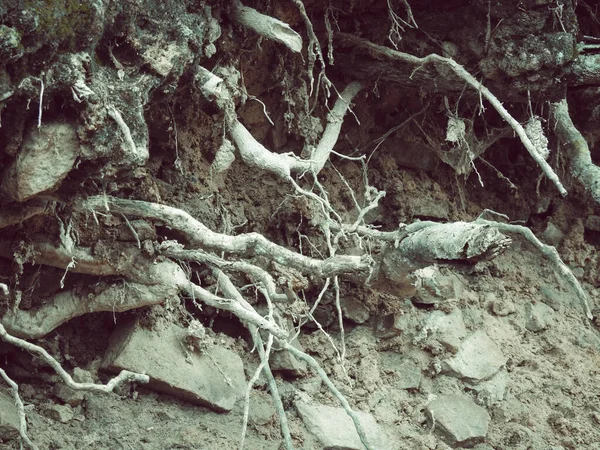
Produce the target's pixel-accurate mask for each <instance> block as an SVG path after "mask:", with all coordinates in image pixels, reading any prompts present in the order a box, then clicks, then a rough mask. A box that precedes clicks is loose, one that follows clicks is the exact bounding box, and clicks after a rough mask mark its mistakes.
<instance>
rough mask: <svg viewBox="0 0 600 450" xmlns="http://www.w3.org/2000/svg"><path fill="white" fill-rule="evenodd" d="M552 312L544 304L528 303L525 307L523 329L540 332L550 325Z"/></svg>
mask: <svg viewBox="0 0 600 450" xmlns="http://www.w3.org/2000/svg"><path fill="white" fill-rule="evenodd" d="M553 315H554V310H553V309H552V308H551V307H550V306H548V305H546V304H545V303H540V302H538V303H535V304H532V303H528V304H527V305H525V317H526V322H525V328H527V329H528V330H529V331H533V332H536V331H542V330H545V329H546V328H548V327H549V326H550V325H551V324H552V316H553Z"/></svg>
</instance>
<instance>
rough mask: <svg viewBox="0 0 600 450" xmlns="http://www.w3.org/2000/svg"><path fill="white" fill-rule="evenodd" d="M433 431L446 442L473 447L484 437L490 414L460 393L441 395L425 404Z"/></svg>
mask: <svg viewBox="0 0 600 450" xmlns="http://www.w3.org/2000/svg"><path fill="white" fill-rule="evenodd" d="M426 413H427V417H428V420H429V422H430V424H431V426H432V427H434V432H435V433H437V434H438V435H440V436H441V437H442V438H443V439H444V440H445V441H446V442H447V443H448V444H450V445H453V446H454V445H456V446H460V447H473V446H474V445H476V444H478V443H480V442H481V441H483V440H484V439H485V436H486V434H487V431H488V425H489V423H490V419H491V418H490V415H489V414H488V412H487V411H486V410H485V409H483V408H482V407H481V406H477V405H476V404H475V403H473V402H472V401H471V400H469V399H467V398H465V397H462V396H460V395H443V396H441V397H438V398H437V399H435V400H433V401H432V402H431V403H429V405H427V408H426Z"/></svg>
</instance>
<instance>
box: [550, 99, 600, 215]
mask: <svg viewBox="0 0 600 450" xmlns="http://www.w3.org/2000/svg"><path fill="white" fill-rule="evenodd" d="M552 116H553V117H554V123H552V128H553V129H554V133H555V134H556V137H558V139H559V140H560V141H561V143H562V144H563V145H564V146H565V147H566V149H567V152H568V155H569V162H570V165H571V173H572V174H573V176H574V177H575V178H576V179H577V180H578V181H579V182H580V183H581V184H583V186H584V187H585V188H586V189H587V190H588V191H589V192H590V194H591V196H592V198H593V199H594V201H595V202H596V203H597V204H600V167H598V166H597V165H595V164H594V163H593V162H592V158H591V156H590V149H589V147H588V144H587V142H586V140H585V138H584V137H583V135H582V134H581V133H580V132H579V130H578V129H577V128H575V125H574V124H573V121H572V120H571V116H570V115H569V106H568V105H567V100H566V99H563V100H561V101H560V102H558V103H553V104H552Z"/></svg>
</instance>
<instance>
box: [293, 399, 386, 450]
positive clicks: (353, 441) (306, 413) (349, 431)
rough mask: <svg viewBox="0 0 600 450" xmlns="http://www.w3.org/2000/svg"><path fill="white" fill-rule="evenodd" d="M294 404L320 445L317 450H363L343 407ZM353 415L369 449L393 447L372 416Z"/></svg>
mask: <svg viewBox="0 0 600 450" xmlns="http://www.w3.org/2000/svg"><path fill="white" fill-rule="evenodd" d="M295 405H296V410H297V411H298V414H300V417H301V418H302V421H303V422H304V425H305V426H306V428H307V429H308V431H309V432H310V433H311V434H312V435H314V436H315V437H316V438H317V440H318V441H319V443H320V444H321V446H320V447H319V448H321V449H324V450H327V449H330V450H334V449H344V450H364V448H365V447H364V446H363V444H362V442H361V441H360V438H359V437H358V433H357V432H356V428H355V427H354V422H352V419H351V418H350V416H348V414H346V411H345V410H344V409H343V408H334V407H332V406H325V405H319V404H309V403H306V402H304V401H301V400H300V401H297V402H296V403H295ZM356 414H357V416H358V419H359V420H360V423H361V425H362V427H363V428H364V430H365V433H366V435H367V439H368V440H369V443H370V444H371V447H372V448H374V449H378V450H379V449H380V450H387V449H391V448H395V447H394V445H393V444H392V442H390V441H389V440H388V438H387V436H386V435H385V434H384V433H383V430H381V428H380V427H379V425H378V424H377V422H376V421H375V419H374V418H373V416H372V415H371V414H368V413H364V412H359V411H356Z"/></svg>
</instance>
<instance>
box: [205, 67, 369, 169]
mask: <svg viewBox="0 0 600 450" xmlns="http://www.w3.org/2000/svg"><path fill="white" fill-rule="evenodd" d="M201 72H202V81H201V82H202V83H203V84H202V87H201V90H202V92H203V94H204V95H205V96H207V97H208V98H209V99H214V100H215V101H216V103H217V104H218V105H219V106H220V107H221V108H223V109H227V108H228V103H229V102H230V95H229V93H227V92H226V91H225V88H224V83H223V80H222V79H221V78H219V77H217V76H216V75H214V74H212V73H210V72H208V71H206V70H204V71H201ZM362 88H363V85H362V84H361V83H359V82H356V81H355V82H352V83H349V84H348V86H346V88H345V89H344V91H343V92H342V93H341V94H340V96H339V97H338V99H337V100H336V102H335V105H334V106H333V109H332V110H331V112H330V113H329V115H328V118H327V126H326V127H325V131H324V132H323V135H322V137H321V140H320V141H319V143H318V145H317V148H316V150H315V152H314V154H313V155H312V157H311V159H309V160H305V159H302V158H299V157H297V156H293V155H289V154H277V153H273V152H271V151H269V150H268V149H267V148H265V147H264V146H263V145H262V144H261V143H260V142H258V141H257V140H256V139H255V138H254V136H252V134H251V133H250V132H249V131H248V130H247V129H246V127H245V126H244V125H242V124H241V123H240V122H239V121H238V120H237V119H236V118H235V117H231V118H228V119H226V120H228V121H229V122H230V123H229V134H230V135H231V138H232V140H233V142H235V144H236V145H237V148H238V149H239V151H240V155H241V156H242V158H243V159H244V162H246V163H247V164H249V165H251V166H253V167H258V168H260V169H263V170H266V171H268V172H271V173H273V174H275V175H277V176H279V177H281V178H283V179H285V180H289V178H290V177H291V174H292V173H300V174H301V173H306V172H308V173H314V174H315V175H316V174H318V173H319V172H320V171H321V169H323V166H325V163H326V162H327V161H328V160H329V156H330V154H331V152H332V150H333V147H334V146H335V143H336V142H337V140H338V137H339V135H340V131H341V128H342V123H343V119H344V116H345V115H346V112H347V111H348V109H349V107H350V103H351V102H352V99H353V98H354V97H355V96H356V95H357V94H358V93H359V92H360V91H361V89H362ZM226 116H227V115H226Z"/></svg>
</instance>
